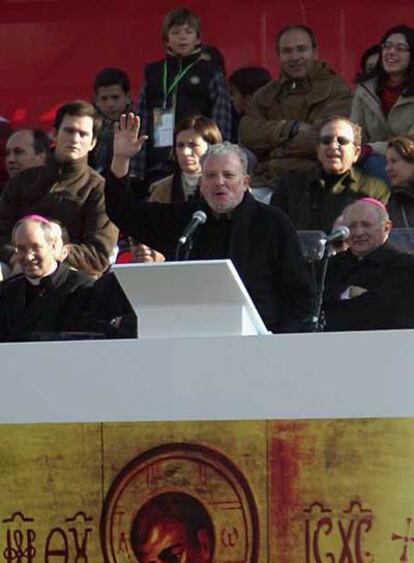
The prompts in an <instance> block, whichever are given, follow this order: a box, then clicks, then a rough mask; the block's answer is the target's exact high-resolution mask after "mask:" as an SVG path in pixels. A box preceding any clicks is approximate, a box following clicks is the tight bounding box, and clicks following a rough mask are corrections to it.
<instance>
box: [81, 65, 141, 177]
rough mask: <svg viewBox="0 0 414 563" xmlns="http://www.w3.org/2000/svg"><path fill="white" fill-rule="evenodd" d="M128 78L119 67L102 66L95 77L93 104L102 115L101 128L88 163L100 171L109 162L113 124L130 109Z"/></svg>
mask: <svg viewBox="0 0 414 563" xmlns="http://www.w3.org/2000/svg"><path fill="white" fill-rule="evenodd" d="M130 90H131V89H130V85H129V78H128V76H127V75H126V73H125V72H124V71H123V70H121V69H119V68H104V69H103V70H101V71H99V72H98V74H97V75H96V77H95V84H94V92H95V98H94V104H95V106H96V108H97V109H98V110H99V112H100V113H101V114H102V117H103V124H102V130H101V133H100V135H99V139H98V142H97V144H96V147H95V148H94V150H93V151H92V153H91V154H90V157H89V164H90V166H92V168H94V169H95V170H97V171H98V172H102V171H103V170H105V169H106V168H107V167H108V166H109V165H110V163H111V160H112V145H113V136H114V124H115V123H116V122H117V121H118V119H119V117H120V116H121V114H123V113H127V112H128V111H130V110H131V91H130Z"/></svg>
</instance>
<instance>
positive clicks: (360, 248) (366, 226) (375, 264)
mask: <svg viewBox="0 0 414 563" xmlns="http://www.w3.org/2000/svg"><path fill="white" fill-rule="evenodd" d="M343 223H344V224H345V225H347V226H348V228H349V230H350V236H349V239H348V243H349V248H348V250H347V251H346V252H342V253H340V254H338V255H336V256H334V257H333V258H332V259H331V261H330V264H329V268H328V276H327V284H326V294H325V307H324V308H325V314H326V329H327V330H328V331H334V330H338V331H341V330H384V329H399V328H414V284H413V280H414V256H413V255H411V254H406V253H404V252H400V251H399V250H398V249H397V248H395V247H394V246H392V245H391V244H390V243H389V242H388V241H387V239H388V234H389V233H390V231H391V228H392V223H391V221H390V220H389V217H388V213H387V210H386V208H385V206H384V205H383V204H382V203H381V202H379V201H378V200H375V199H372V198H362V199H360V200H358V201H357V202H355V203H352V204H351V205H349V206H348V207H346V208H345V210H344V213H343Z"/></svg>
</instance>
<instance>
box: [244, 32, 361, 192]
mask: <svg viewBox="0 0 414 563" xmlns="http://www.w3.org/2000/svg"><path fill="white" fill-rule="evenodd" d="M276 51H277V54H278V57H279V62H280V67H281V73H280V76H279V79H278V80H274V81H272V82H270V83H269V84H267V85H266V86H264V87H263V88H261V89H260V90H258V91H257V92H256V94H255V95H254V96H253V101H252V103H251V104H250V105H249V107H248V109H247V113H246V115H245V116H244V117H243V118H242V120H241V122H240V142H241V143H242V144H243V145H246V146H247V147H248V148H250V149H251V150H252V151H253V152H255V153H256V155H257V157H258V159H259V162H258V165H257V167H256V170H255V179H254V184H255V185H261V186H274V185H275V184H276V181H277V178H278V176H279V175H280V173H281V172H283V171H285V170H292V169H293V170H297V169H299V168H305V169H308V168H309V166H310V165H312V163H313V162H314V160H315V133H316V128H317V126H318V124H319V123H320V122H321V121H322V120H323V119H325V118H327V117H329V116H331V115H338V114H340V115H349V111H350V108H351V98H352V92H351V89H350V88H349V86H348V85H347V84H346V82H345V81H344V80H342V78H340V77H339V76H338V75H337V74H335V72H334V71H333V70H331V69H330V68H329V67H328V66H327V65H326V64H325V63H323V62H320V61H318V49H317V46H316V38H315V35H314V33H313V31H312V30H311V29H309V28H308V27H306V26H302V25H290V26H287V27H284V28H283V29H281V30H280V31H279V33H278V35H277V39H276Z"/></svg>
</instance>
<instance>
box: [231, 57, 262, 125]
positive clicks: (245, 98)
mask: <svg viewBox="0 0 414 563" xmlns="http://www.w3.org/2000/svg"><path fill="white" fill-rule="evenodd" d="M271 80H272V75H271V74H270V72H269V71H268V70H266V69H265V68H263V67H261V66H245V67H241V68H238V69H237V70H235V71H234V72H232V74H230V76H229V87H230V96H231V100H232V102H233V106H234V108H235V110H236V111H237V113H238V114H240V115H244V114H245V113H246V107H247V104H248V103H250V102H251V99H252V97H253V94H254V93H255V92H257V90H259V89H260V88H263V86H265V85H266V84H268V83H269V82H270V81H271Z"/></svg>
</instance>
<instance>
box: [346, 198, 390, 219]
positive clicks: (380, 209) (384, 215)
mask: <svg viewBox="0 0 414 563" xmlns="http://www.w3.org/2000/svg"><path fill="white" fill-rule="evenodd" d="M361 205H366V206H369V207H370V208H371V209H373V210H374V211H375V213H376V214H377V217H378V222H379V223H385V222H386V221H389V218H390V216H389V214H388V211H387V208H386V207H385V205H384V204H383V203H382V202H380V201H377V200H375V199H374V198H370V197H365V198H364V197H363V198H361V199H357V200H356V201H353V202H352V203H350V204H349V205H347V206H346V207H345V209H344V210H343V212H342V216H345V215H347V214H348V212H349V211H350V210H351V209H353V208H354V207H360V206H361Z"/></svg>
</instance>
